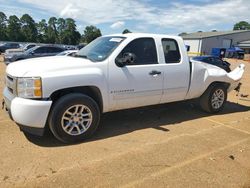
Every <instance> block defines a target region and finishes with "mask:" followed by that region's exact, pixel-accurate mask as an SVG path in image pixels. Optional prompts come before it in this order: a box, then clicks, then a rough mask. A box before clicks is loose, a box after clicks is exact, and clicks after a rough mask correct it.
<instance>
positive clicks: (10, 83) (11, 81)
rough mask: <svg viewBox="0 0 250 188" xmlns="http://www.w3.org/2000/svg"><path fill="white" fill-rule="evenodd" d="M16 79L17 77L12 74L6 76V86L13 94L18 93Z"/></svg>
mask: <svg viewBox="0 0 250 188" xmlns="http://www.w3.org/2000/svg"><path fill="white" fill-rule="evenodd" d="M16 80H17V79H16V78H14V77H12V76H10V75H7V76H6V87H7V89H8V90H9V91H10V92H11V93H12V94H13V95H16V85H17V84H16Z"/></svg>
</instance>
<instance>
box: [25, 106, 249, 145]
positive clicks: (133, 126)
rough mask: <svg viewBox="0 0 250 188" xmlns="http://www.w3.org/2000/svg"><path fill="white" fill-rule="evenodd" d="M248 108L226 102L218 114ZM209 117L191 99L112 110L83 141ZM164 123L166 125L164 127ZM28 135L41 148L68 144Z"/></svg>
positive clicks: (49, 134) (52, 138)
mask: <svg viewBox="0 0 250 188" xmlns="http://www.w3.org/2000/svg"><path fill="white" fill-rule="evenodd" d="M249 110H250V107H249V106H243V105H240V104H236V103H232V102H227V103H226V105H225V108H224V110H223V111H222V112H220V113H218V114H216V115H230V114H233V113H237V112H245V111H249ZM209 116H212V115H211V114H209V113H206V112H203V111H202V110H201V109H200V108H199V107H198V106H197V105H196V103H195V102H192V101H184V102H175V103H169V104H163V105H156V106H148V107H142V108H137V109H129V110H123V111H117V112H111V113H107V114H104V115H103V116H102V119H101V123H100V126H99V128H98V130H97V132H96V133H95V134H94V135H93V136H92V138H91V139H88V140H86V141H85V142H83V143H86V142H93V141H97V140H101V139H106V138H110V137H114V136H119V135H123V134H127V133H131V132H133V131H137V130H140V129H147V128H154V129H158V130H160V131H164V132H166V133H167V132H168V131H170V130H169V129H168V128H166V126H168V125H174V126H178V123H181V122H185V121H189V120H195V119H199V118H202V117H209ZM175 124H176V125H175ZM163 125H164V127H161V126H163ZM166 136H167V135H166ZM26 137H27V139H28V140H29V141H30V142H32V143H34V144H36V145H39V146H42V147H60V146H66V145H67V144H63V143H61V142H59V141H57V140H56V139H55V138H54V137H53V135H52V134H51V133H48V134H46V135H45V136H43V137H36V136H31V135H27V134H26Z"/></svg>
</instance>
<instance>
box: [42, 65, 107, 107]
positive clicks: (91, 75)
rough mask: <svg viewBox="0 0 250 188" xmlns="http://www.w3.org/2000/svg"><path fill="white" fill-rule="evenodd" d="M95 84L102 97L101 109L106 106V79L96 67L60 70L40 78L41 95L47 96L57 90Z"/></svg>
mask: <svg viewBox="0 0 250 188" xmlns="http://www.w3.org/2000/svg"><path fill="white" fill-rule="evenodd" d="M82 86H95V87H97V88H99V90H100V92H101V95H102V99H103V111H105V109H106V107H107V101H108V97H107V79H106V76H105V74H104V73H103V72H102V71H101V70H100V69H98V68H87V69H78V70H70V71H68V72H67V71H61V72H56V73H53V74H51V73H50V74H49V75H47V76H46V77H43V78H42V87H43V97H44V98H49V97H50V96H51V94H52V93H54V92H55V91H58V90H62V89H66V88H73V87H82Z"/></svg>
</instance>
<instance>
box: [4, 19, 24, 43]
mask: <svg viewBox="0 0 250 188" xmlns="http://www.w3.org/2000/svg"><path fill="white" fill-rule="evenodd" d="M21 26H22V24H21V22H20V20H19V18H18V17H17V16H15V15H13V16H10V17H9V19H8V27H7V30H6V33H7V37H8V39H9V40H12V41H23V40H22V39H23V36H22V32H21Z"/></svg>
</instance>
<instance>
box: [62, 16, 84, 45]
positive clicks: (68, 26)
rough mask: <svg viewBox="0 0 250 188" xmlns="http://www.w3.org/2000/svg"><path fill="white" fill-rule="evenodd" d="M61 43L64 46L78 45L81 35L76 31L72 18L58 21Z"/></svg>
mask: <svg viewBox="0 0 250 188" xmlns="http://www.w3.org/2000/svg"><path fill="white" fill-rule="evenodd" d="M57 23H58V29H57V30H58V34H59V37H58V38H59V43H63V44H78V43H79V41H80V38H81V34H80V33H79V32H78V31H77V29H76V24H75V20H73V19H72V18H67V19H66V20H64V19H63V18H59V19H58V21H57Z"/></svg>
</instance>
